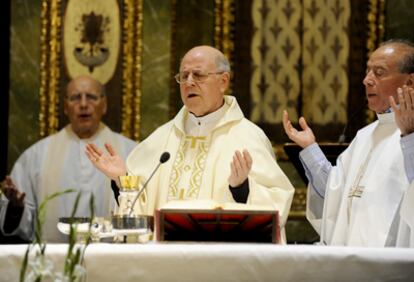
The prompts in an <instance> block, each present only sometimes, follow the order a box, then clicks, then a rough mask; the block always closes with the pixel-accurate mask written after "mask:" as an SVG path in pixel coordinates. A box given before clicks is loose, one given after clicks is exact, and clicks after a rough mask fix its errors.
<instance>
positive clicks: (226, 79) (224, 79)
mask: <svg viewBox="0 0 414 282" xmlns="http://www.w3.org/2000/svg"><path fill="white" fill-rule="evenodd" d="M220 79H221V80H220V81H221V86H220V90H221V92H222V93H224V92H226V90H227V88H229V85H230V73H228V72H224V73H222V74H221V78H220Z"/></svg>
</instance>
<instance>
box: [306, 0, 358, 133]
mask: <svg viewBox="0 0 414 282" xmlns="http://www.w3.org/2000/svg"><path fill="white" fill-rule="evenodd" d="M303 8H304V17H303V18H304V26H305V27H306V28H305V30H304V33H303V76H302V81H303V115H304V116H305V117H306V118H307V119H308V120H309V121H310V122H313V123H316V124H318V125H326V124H329V123H333V124H338V123H346V120H347V95H348V74H347V71H348V56H349V42H348V34H347V28H348V20H349V16H350V3H349V1H348V0H337V1H315V0H312V1H304V7H303Z"/></svg>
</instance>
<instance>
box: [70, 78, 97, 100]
mask: <svg viewBox="0 0 414 282" xmlns="http://www.w3.org/2000/svg"><path fill="white" fill-rule="evenodd" d="M80 84H83V85H86V84H88V85H90V86H91V87H92V88H94V89H96V90H97V91H98V92H99V94H100V95H105V88H104V86H103V85H102V84H101V83H100V82H99V81H98V80H96V79H94V78H93V77H91V76H88V75H80V76H77V77H75V78H74V79H72V80H71V81H69V83H68V84H67V85H66V95H67V94H68V93H69V91H70V90H71V89H72V88H73V87H74V86H75V85H80Z"/></svg>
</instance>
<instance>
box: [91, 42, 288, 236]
mask: <svg viewBox="0 0 414 282" xmlns="http://www.w3.org/2000/svg"><path fill="white" fill-rule="evenodd" d="M175 79H176V80H177V82H178V83H179V85H180V92H181V99H182V101H183V103H184V107H183V108H182V109H181V110H180V111H179V112H178V114H177V115H176V116H175V118H174V119H173V120H171V121H169V122H167V123H166V124H164V125H163V126H161V127H160V128H158V129H157V130H156V131H155V132H154V133H152V134H151V135H150V136H149V137H148V138H147V139H145V140H144V141H142V142H141V143H140V144H139V145H138V146H137V147H136V148H135V149H134V151H133V152H132V153H131V154H130V155H129V156H128V158H127V161H126V163H125V164H124V162H122V161H121V160H120V159H119V158H118V156H117V155H116V153H115V152H109V154H107V153H104V152H103V150H102V149H100V148H98V147H96V146H95V145H93V144H91V145H88V147H87V154H88V156H89V159H90V160H91V161H92V162H93V163H94V164H95V166H96V167H97V168H99V169H100V170H102V171H103V172H104V173H105V174H106V175H107V176H108V177H110V178H111V179H113V180H117V179H118V176H121V175H125V174H126V173H128V174H131V175H138V176H141V177H142V182H145V181H146V179H145V178H148V176H149V175H151V173H152V170H153V168H154V167H156V165H157V163H158V160H159V156H160V155H161V154H162V153H163V152H165V151H166V152H169V153H170V154H171V160H170V161H169V162H166V163H165V164H163V166H161V167H160V169H159V170H158V171H157V172H156V174H155V175H154V177H153V178H152V179H151V181H149V182H148V186H147V187H146V191H145V193H143V194H142V195H141V197H140V198H139V200H138V202H137V209H139V212H140V213H141V214H145V215H153V213H154V210H156V209H158V208H160V207H161V206H162V205H164V204H165V203H167V202H170V201H176V200H215V201H216V202H219V203H226V202H239V203H240V202H241V203H247V204H253V205H262V206H267V207H269V206H270V207H273V208H274V209H276V210H278V211H279V213H280V224H281V227H282V228H283V225H284V224H285V222H286V219H287V216H288V212H289V209H290V205H291V202H292V197H293V192H294V188H293V187H292V185H291V183H290V182H289V180H288V178H287V177H286V175H285V174H284V173H283V171H282V170H281V169H280V167H279V166H278V164H277V162H276V160H275V156H274V152H273V149H272V146H271V144H270V142H269V140H268V138H267V137H266V135H265V134H264V132H263V131H262V130H261V129H260V128H259V127H257V126H256V125H254V124H253V123H252V122H250V121H249V120H247V119H246V118H245V117H244V115H243V113H242V111H241V109H240V107H239V105H238V104H237V101H236V98H235V97H231V96H227V95H224V94H225V91H226V90H227V88H228V86H229V82H230V65H229V62H228V60H227V59H226V58H225V56H224V55H223V54H222V53H221V52H220V51H219V50H217V49H215V48H212V47H209V46H198V47H194V48H193V49H191V50H190V51H188V52H187V53H186V54H185V56H184V57H183V59H182V61H181V65H180V72H179V73H178V74H177V75H176V76H175ZM282 237H283V232H282Z"/></svg>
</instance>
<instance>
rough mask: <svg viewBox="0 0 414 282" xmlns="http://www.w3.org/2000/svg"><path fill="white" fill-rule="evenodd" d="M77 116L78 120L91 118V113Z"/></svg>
mask: <svg viewBox="0 0 414 282" xmlns="http://www.w3.org/2000/svg"><path fill="white" fill-rule="evenodd" d="M78 118H79V119H80V120H87V119H90V118H92V115H91V114H79V115H78Z"/></svg>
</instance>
